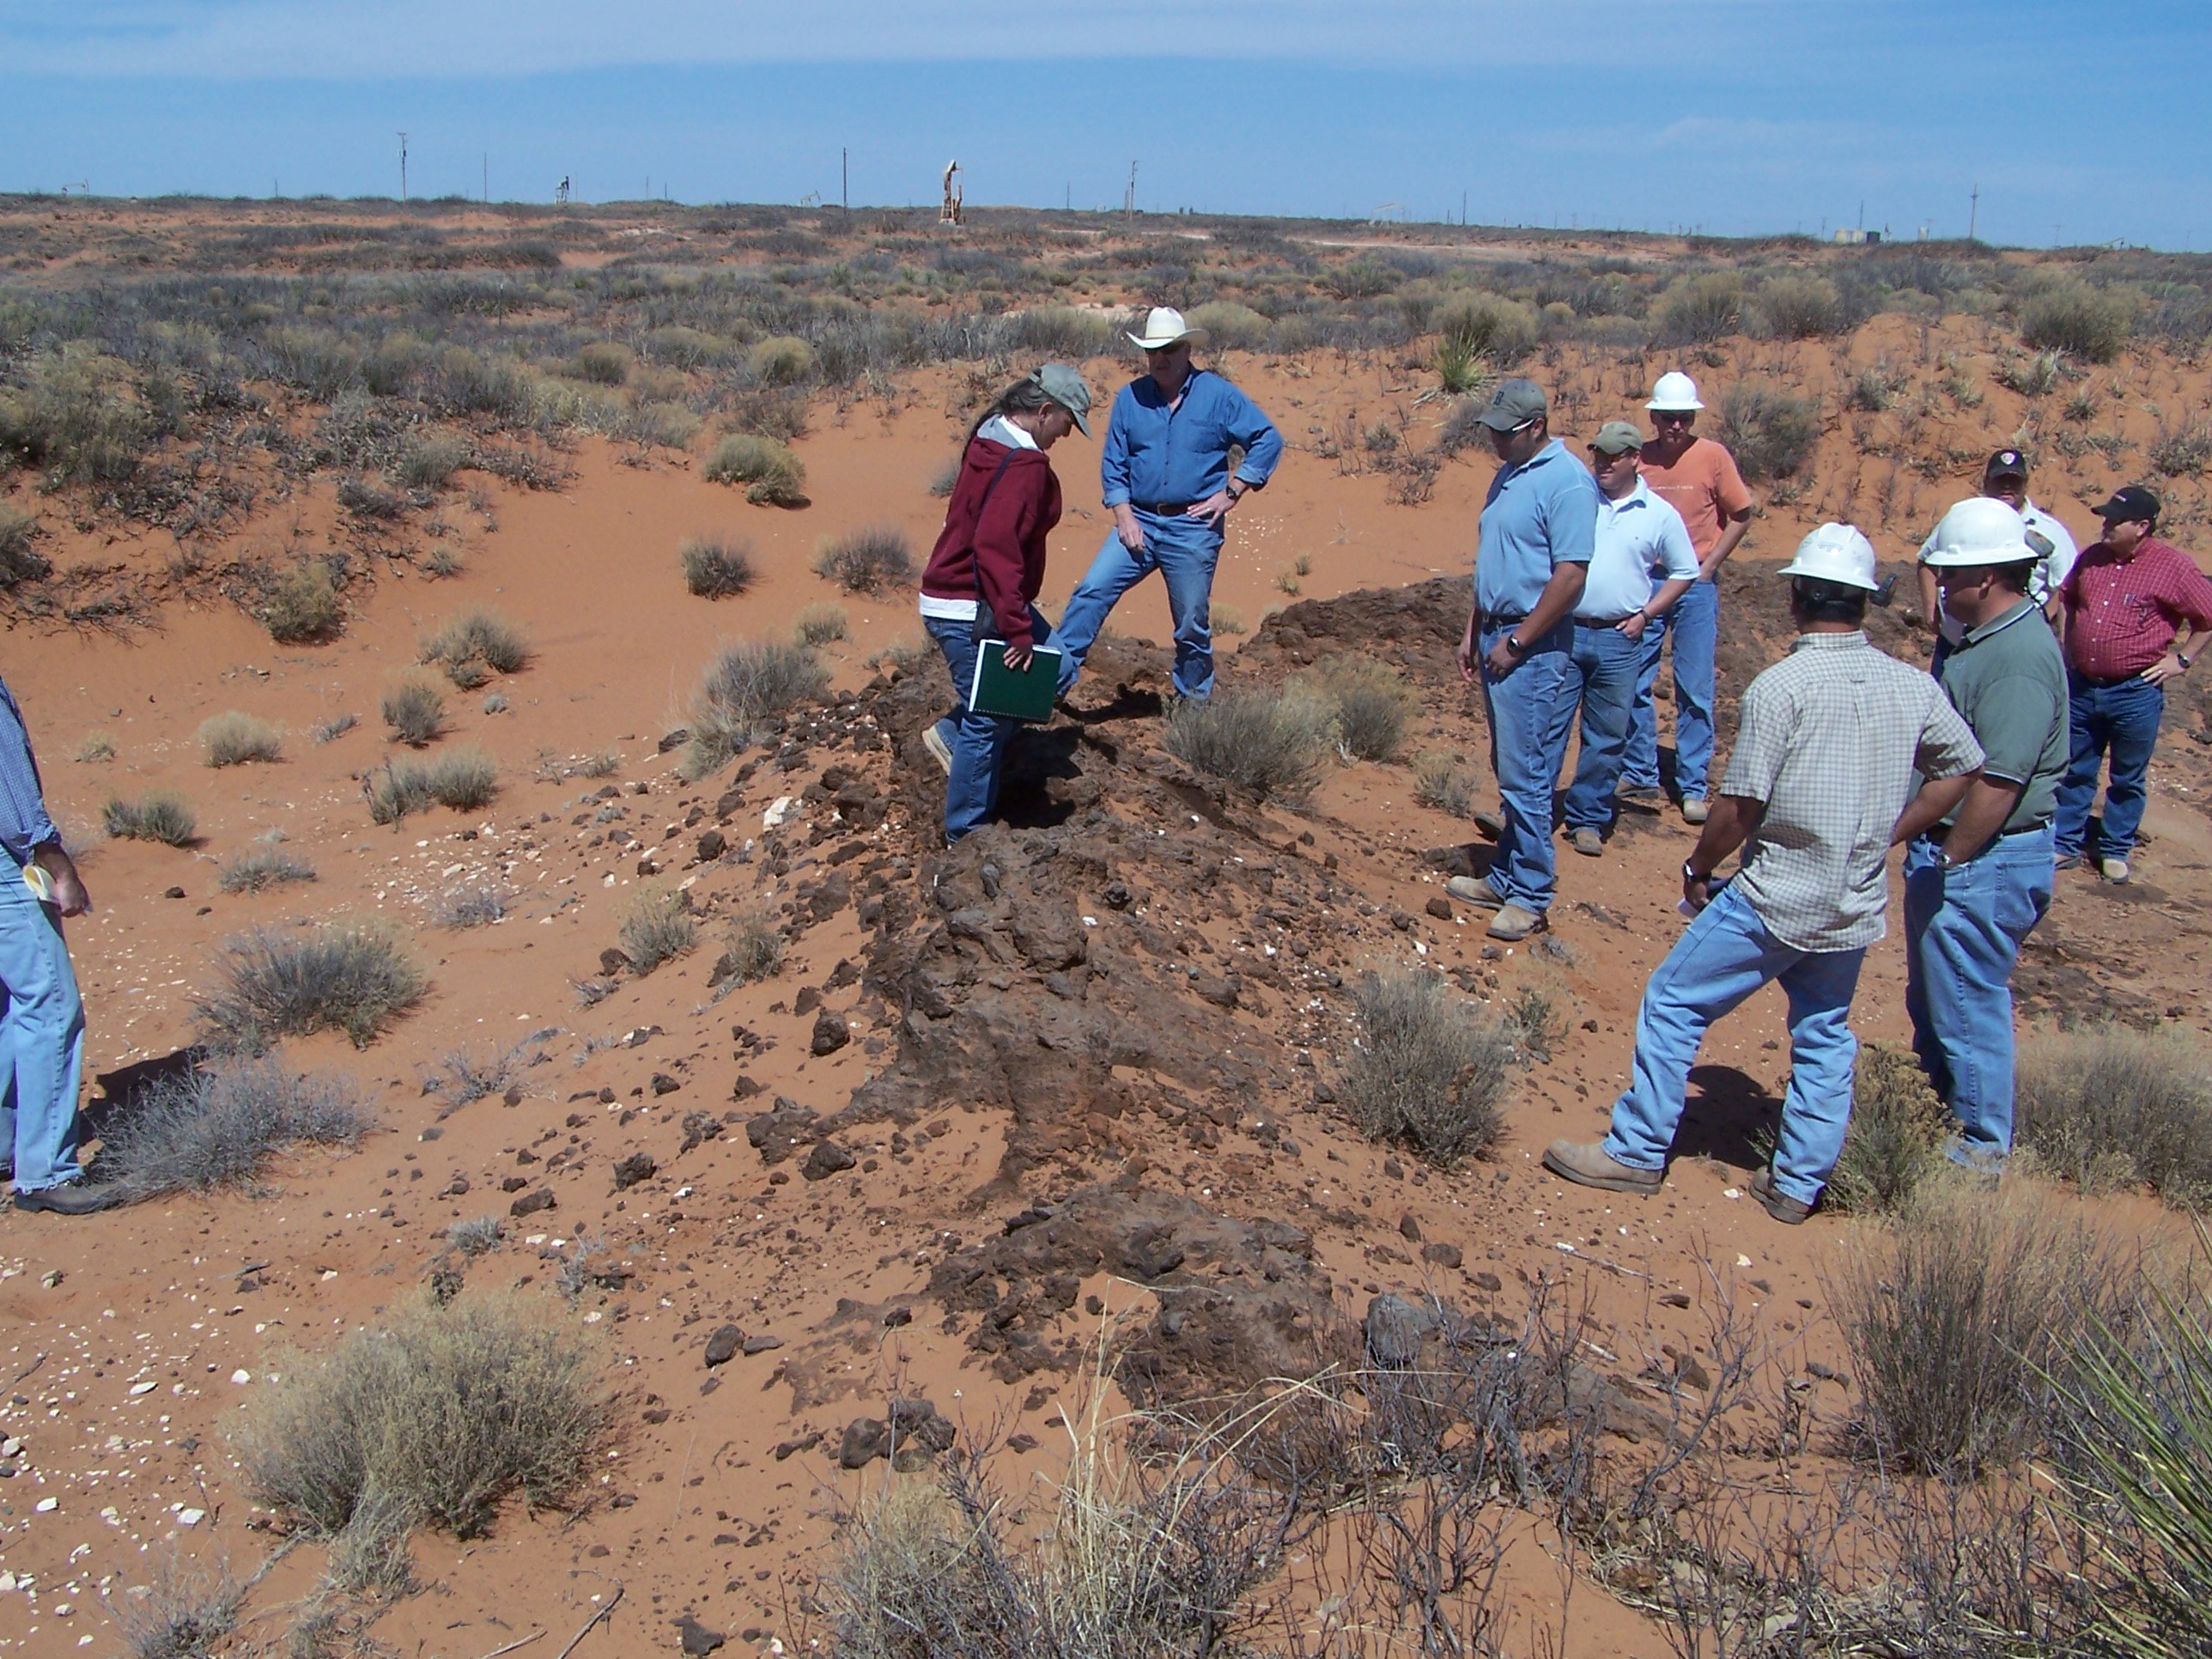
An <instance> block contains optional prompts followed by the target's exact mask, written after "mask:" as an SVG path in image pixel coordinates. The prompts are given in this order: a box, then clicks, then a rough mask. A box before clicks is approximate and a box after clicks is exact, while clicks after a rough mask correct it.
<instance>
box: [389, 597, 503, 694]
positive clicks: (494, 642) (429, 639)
mask: <svg viewBox="0 0 2212 1659" xmlns="http://www.w3.org/2000/svg"><path fill="white" fill-rule="evenodd" d="M417 660H419V661H421V662H423V663H426V664H429V663H435V664H436V665H438V667H439V668H440V669H441V670H442V671H444V673H445V675H446V678H447V679H450V680H451V681H453V684H456V685H458V686H459V687H461V688H462V689H463V690H472V689H474V688H475V687H477V686H479V685H482V684H483V683H484V681H485V680H486V679H488V678H490V676H491V675H493V674H519V673H520V672H521V671H523V669H525V668H526V667H527V666H529V664H530V644H529V641H526V640H525V639H524V638H523V637H522V633H521V630H520V629H517V628H516V627H515V626H514V624H513V623H510V622H508V621H507V618H505V617H502V616H501V615H499V613H498V612H496V611H486V610H483V609H477V610H475V611H464V612H463V613H462V614H461V615H459V616H458V617H448V618H447V621H446V623H445V625H444V626H443V627H441V628H440V629H438V630H437V632H435V634H430V635H425V636H424V638H423V640H422V647H421V648H420V650H419V652H418V653H417Z"/></svg>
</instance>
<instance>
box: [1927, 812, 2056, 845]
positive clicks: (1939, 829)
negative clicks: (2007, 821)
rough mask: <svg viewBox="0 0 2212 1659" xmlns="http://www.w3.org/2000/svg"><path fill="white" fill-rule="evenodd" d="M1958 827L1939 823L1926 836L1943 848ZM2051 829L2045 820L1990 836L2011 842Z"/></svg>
mask: <svg viewBox="0 0 2212 1659" xmlns="http://www.w3.org/2000/svg"><path fill="white" fill-rule="evenodd" d="M1957 827H1958V826H1957V825H1955V824H1949V823H1939V824H1937V825H1936V827H1935V828H1934V829H1930V830H1928V831H1927V832H1926V834H1927V836H1928V839H1929V841H1932V842H1935V843H1936V845H1937V846H1938V847H1941V846H1942V845H1943V843H1944V842H1947V841H1948V840H1950V838H1951V831H1952V830H1953V829H1956V828H1957ZM2050 828H2051V820H2050V819H2048V818H2045V820H2044V821H2043V822H2042V823H2023V824H2022V825H2021V827H2020V828H2019V829H2000V830H1998V831H1997V832H1996V835H1994V836H1990V840H1991V841H2010V840H2011V839H2012V838H2013V837H2014V836H2039V835H2041V834H2043V833H2044V831H2045V830H2046V829H2050Z"/></svg>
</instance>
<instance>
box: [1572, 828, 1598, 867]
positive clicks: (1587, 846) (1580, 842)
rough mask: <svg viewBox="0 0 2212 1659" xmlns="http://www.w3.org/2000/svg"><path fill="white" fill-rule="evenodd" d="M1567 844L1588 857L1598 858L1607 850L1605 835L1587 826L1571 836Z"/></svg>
mask: <svg viewBox="0 0 2212 1659" xmlns="http://www.w3.org/2000/svg"><path fill="white" fill-rule="evenodd" d="M1567 844H1568V845H1569V846H1571V847H1572V848H1574V849H1575V851H1577V853H1580V854H1582V855H1583V857H1584V858H1586V859H1594V858H1596V857H1598V856H1599V855H1600V854H1602V853H1603V852H1604V851H1605V837H1604V836H1601V835H1600V834H1598V832H1597V831H1596V830H1595V829H1589V827H1587V826H1585V827H1583V829H1577V830H1576V831H1575V832H1574V834H1573V835H1571V836H1568V837H1567Z"/></svg>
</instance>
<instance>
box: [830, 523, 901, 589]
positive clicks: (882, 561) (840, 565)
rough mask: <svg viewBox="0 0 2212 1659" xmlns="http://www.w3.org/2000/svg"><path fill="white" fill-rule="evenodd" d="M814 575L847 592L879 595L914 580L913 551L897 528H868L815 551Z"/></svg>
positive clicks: (849, 533)
mask: <svg viewBox="0 0 2212 1659" xmlns="http://www.w3.org/2000/svg"><path fill="white" fill-rule="evenodd" d="M814 574H816V575H817V576H823V577H826V578H827V579H828V580H830V581H833V582H836V584H837V586H840V587H842V588H843V589H844V590H845V591H846V592H848V593H879V592H882V591H883V590H884V588H886V587H903V586H906V585H907V584H908V583H909V582H911V581H913V580H914V551H913V550H912V549H911V548H909V547H908V545H907V539H906V532H905V531H903V530H901V529H900V528H899V527H898V526H896V525H889V524H880V525H869V526H865V527H863V528H861V529H859V530H848V531H847V532H845V533H844V534H843V535H842V536H832V537H829V538H828V539H826V540H825V541H823V544H822V545H821V546H820V547H819V548H817V549H816V550H815V554H814Z"/></svg>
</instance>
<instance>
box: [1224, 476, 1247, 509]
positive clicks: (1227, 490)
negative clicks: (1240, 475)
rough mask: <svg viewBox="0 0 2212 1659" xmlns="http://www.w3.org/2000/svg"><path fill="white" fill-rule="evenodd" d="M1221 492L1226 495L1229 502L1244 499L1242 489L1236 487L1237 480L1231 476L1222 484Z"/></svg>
mask: <svg viewBox="0 0 2212 1659" xmlns="http://www.w3.org/2000/svg"><path fill="white" fill-rule="evenodd" d="M1248 487H1249V486H1248ZM1222 494H1224V495H1226V496H1228V497H1229V499H1230V501H1231V503H1234V502H1237V501H1243V499H1244V491H1243V490H1242V489H1238V488H1237V481H1236V480H1235V479H1234V478H1231V480H1230V481H1229V482H1228V483H1226V484H1224V485H1223V486H1222Z"/></svg>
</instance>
